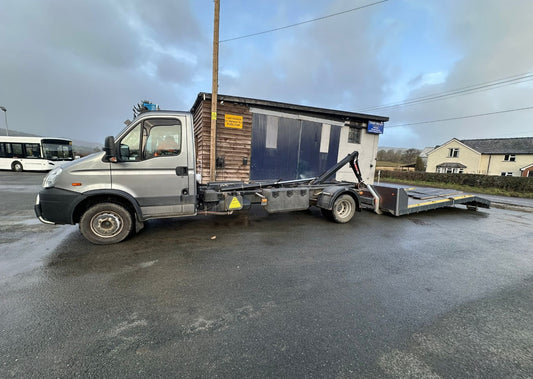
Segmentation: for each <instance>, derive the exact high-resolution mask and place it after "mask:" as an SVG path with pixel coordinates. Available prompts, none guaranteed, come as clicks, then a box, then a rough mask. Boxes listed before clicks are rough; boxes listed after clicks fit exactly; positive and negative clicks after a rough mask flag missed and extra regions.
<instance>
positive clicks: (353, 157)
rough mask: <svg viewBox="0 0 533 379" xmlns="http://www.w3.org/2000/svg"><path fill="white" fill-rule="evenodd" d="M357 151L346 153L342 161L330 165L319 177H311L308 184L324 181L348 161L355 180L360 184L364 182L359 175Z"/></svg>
mask: <svg viewBox="0 0 533 379" xmlns="http://www.w3.org/2000/svg"><path fill="white" fill-rule="evenodd" d="M358 158H359V152H358V151H354V152H353V153H351V154H348V155H347V156H346V158H344V159H343V160H342V161H340V162H339V163H337V164H336V165H335V166H333V167H331V168H330V169H329V170H327V171H326V172H324V173H323V174H322V175H320V176H319V177H317V178H315V179H313V180H312V181H311V182H310V184H322V183H324V182H325V181H326V180H327V179H328V178H329V177H331V176H332V175H333V174H335V173H336V172H337V171H339V170H340V169H341V168H343V167H344V165H346V163H350V167H351V168H352V170H353V172H354V174H355V177H356V178H357V181H358V182H359V183H361V184H364V182H363V178H362V176H361V171H360V170H359V160H358Z"/></svg>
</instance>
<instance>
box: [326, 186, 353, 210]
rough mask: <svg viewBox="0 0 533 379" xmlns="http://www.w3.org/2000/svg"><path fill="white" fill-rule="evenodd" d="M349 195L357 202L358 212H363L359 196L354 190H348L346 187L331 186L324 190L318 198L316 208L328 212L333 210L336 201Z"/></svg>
mask: <svg viewBox="0 0 533 379" xmlns="http://www.w3.org/2000/svg"><path fill="white" fill-rule="evenodd" d="M344 194H348V195H350V196H351V197H352V198H353V199H354V201H355V208H356V211H357V212H360V211H361V204H360V201H359V194H358V193H357V191H356V190H355V189H353V188H347V187H345V186H330V187H326V188H324V190H323V191H322V193H321V194H320V195H319V196H318V199H317V204H316V206H317V207H319V208H322V209H326V210H332V209H333V204H335V200H337V198H338V197H339V196H341V195H344Z"/></svg>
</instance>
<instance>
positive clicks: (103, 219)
mask: <svg viewBox="0 0 533 379" xmlns="http://www.w3.org/2000/svg"><path fill="white" fill-rule="evenodd" d="M132 230H133V217H132V215H131V213H130V212H129V211H128V210H127V209H126V208H124V207H123V206H122V205H119V204H115V203H102V204H96V205H93V206H92V207H90V208H89V209H87V210H86V211H85V213H84V214H83V216H81V220H80V231H81V234H83V236H84V237H85V238H87V239H88V240H89V241H90V242H92V243H94V244H96V245H110V244H113V243H118V242H121V241H123V240H124V239H125V238H127V237H128V236H129V235H130V234H131V232H132Z"/></svg>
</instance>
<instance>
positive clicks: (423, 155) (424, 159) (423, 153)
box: [418, 147, 434, 170]
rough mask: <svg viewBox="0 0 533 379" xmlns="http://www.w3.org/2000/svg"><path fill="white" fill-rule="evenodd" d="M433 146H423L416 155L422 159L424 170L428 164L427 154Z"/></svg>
mask: <svg viewBox="0 0 533 379" xmlns="http://www.w3.org/2000/svg"><path fill="white" fill-rule="evenodd" d="M433 149H434V147H424V149H423V150H422V151H421V152H420V154H419V155H418V157H419V158H420V160H421V161H422V164H423V165H424V170H425V169H426V167H427V164H428V154H429V153H430V152H431V151H433Z"/></svg>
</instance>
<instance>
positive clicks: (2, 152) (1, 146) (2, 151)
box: [0, 143, 7, 158]
mask: <svg viewBox="0 0 533 379" xmlns="http://www.w3.org/2000/svg"><path fill="white" fill-rule="evenodd" d="M6 157H7V151H6V144H5V143H0V158H6Z"/></svg>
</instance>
